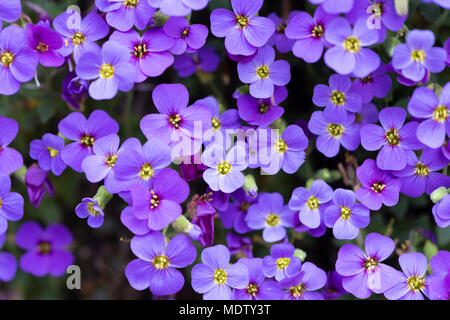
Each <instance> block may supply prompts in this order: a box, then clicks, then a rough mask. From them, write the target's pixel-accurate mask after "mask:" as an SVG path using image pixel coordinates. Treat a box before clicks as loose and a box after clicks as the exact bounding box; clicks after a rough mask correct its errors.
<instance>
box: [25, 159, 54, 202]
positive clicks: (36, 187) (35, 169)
mask: <svg viewBox="0 0 450 320" xmlns="http://www.w3.org/2000/svg"><path fill="white" fill-rule="evenodd" d="M25 184H26V187H27V193H28V198H29V200H30V202H31V204H32V205H33V207H35V208H37V207H39V204H40V203H41V201H42V199H43V198H44V196H45V193H46V192H47V193H48V194H49V195H50V197H53V196H54V192H53V186H52V183H51V181H50V179H49V178H48V171H45V170H42V169H41V168H39V166H38V165H36V164H34V165H31V166H30V167H29V168H28V170H27V173H26V175H25Z"/></svg>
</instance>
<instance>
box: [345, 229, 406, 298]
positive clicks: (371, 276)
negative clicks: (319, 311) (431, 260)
mask: <svg viewBox="0 0 450 320" xmlns="http://www.w3.org/2000/svg"><path fill="white" fill-rule="evenodd" d="M364 247H365V250H364V251H363V250H361V249H360V248H359V247H357V246H356V245H354V244H345V245H344V246H342V247H341V248H340V249H339V252H338V258H337V260H336V271H337V272H338V273H339V274H340V275H342V276H343V277H344V278H343V279H342V285H343V287H344V289H345V290H347V291H348V292H350V293H351V294H353V295H354V296H355V297H357V298H360V299H367V298H369V297H370V296H371V295H372V292H375V293H377V294H380V293H384V292H386V290H388V289H390V288H391V287H392V286H393V285H395V284H396V282H397V281H398V279H399V272H398V271H397V270H395V269H394V268H392V267H390V266H388V265H386V264H384V263H382V261H384V260H386V259H387V258H388V257H389V256H390V255H391V254H392V252H393V251H394V248H395V243H394V241H393V240H392V239H390V238H389V237H385V236H382V235H380V234H378V233H369V234H368V235H367V236H366V239H365V241H364Z"/></svg>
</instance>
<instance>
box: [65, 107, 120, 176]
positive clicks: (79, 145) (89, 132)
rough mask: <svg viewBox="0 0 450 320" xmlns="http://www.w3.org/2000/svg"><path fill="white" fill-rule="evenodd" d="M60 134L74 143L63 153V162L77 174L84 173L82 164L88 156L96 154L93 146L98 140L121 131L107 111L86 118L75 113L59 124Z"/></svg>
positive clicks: (96, 112)
mask: <svg viewBox="0 0 450 320" xmlns="http://www.w3.org/2000/svg"><path fill="white" fill-rule="evenodd" d="M58 129H59V132H60V133H61V134H62V135H63V136H64V137H65V138H67V139H68V140H73V141H75V142H72V143H70V144H68V145H66V146H65V147H64V149H63V150H62V151H61V157H62V160H63V161H64V162H65V163H66V164H67V165H68V166H70V167H71V168H72V169H73V170H75V171H77V172H83V169H82V167H81V163H82V162H83V160H84V158H86V157H87V156H88V155H92V154H94V151H93V146H94V143H95V141H96V140H97V139H100V138H102V137H104V136H107V135H109V134H113V133H114V134H116V133H117V132H118V131H119V126H118V124H117V122H116V121H115V120H114V119H112V118H111V117H110V116H109V115H108V114H107V113H106V112H105V111H103V110H95V111H94V112H92V113H91V114H90V115H89V118H88V119H87V120H86V117H85V116H84V115H83V114H82V113H79V112H73V113H71V114H69V115H68V116H67V117H65V118H64V119H62V120H61V121H60V122H59V124H58Z"/></svg>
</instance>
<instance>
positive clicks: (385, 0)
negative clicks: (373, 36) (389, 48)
mask: <svg viewBox="0 0 450 320" xmlns="http://www.w3.org/2000/svg"><path fill="white" fill-rule="evenodd" d="M394 2H395V0H362V1H359V0H358V1H355V4H354V6H353V9H352V10H351V11H350V12H348V13H347V16H346V17H347V19H348V21H349V22H350V23H352V24H354V23H355V22H356V21H357V20H358V19H361V18H363V19H365V21H367V27H368V28H372V29H377V30H379V33H380V39H379V42H381V41H384V39H385V38H386V28H388V29H389V30H391V31H399V30H400V29H401V28H402V27H403V24H404V23H405V20H406V18H407V17H408V15H407V14H406V15H404V16H400V15H398V14H397V12H396V9H395V3H394Z"/></svg>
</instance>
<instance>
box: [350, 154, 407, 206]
mask: <svg viewBox="0 0 450 320" xmlns="http://www.w3.org/2000/svg"><path fill="white" fill-rule="evenodd" d="M356 176H357V177H358V180H359V182H360V183H361V187H359V188H358V189H357V190H356V199H358V201H359V202H361V203H362V204H364V205H365V206H366V207H368V208H369V209H370V210H374V211H377V210H380V208H381V205H382V204H384V205H386V206H388V207H392V206H395V205H396V204H397V202H398V194H399V192H400V188H401V182H400V180H398V179H395V178H394V176H393V175H392V174H391V173H390V172H389V171H384V170H381V169H379V168H378V167H377V165H376V162H375V160H372V159H367V160H365V161H364V163H363V164H362V165H361V166H360V167H358V169H356Z"/></svg>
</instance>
